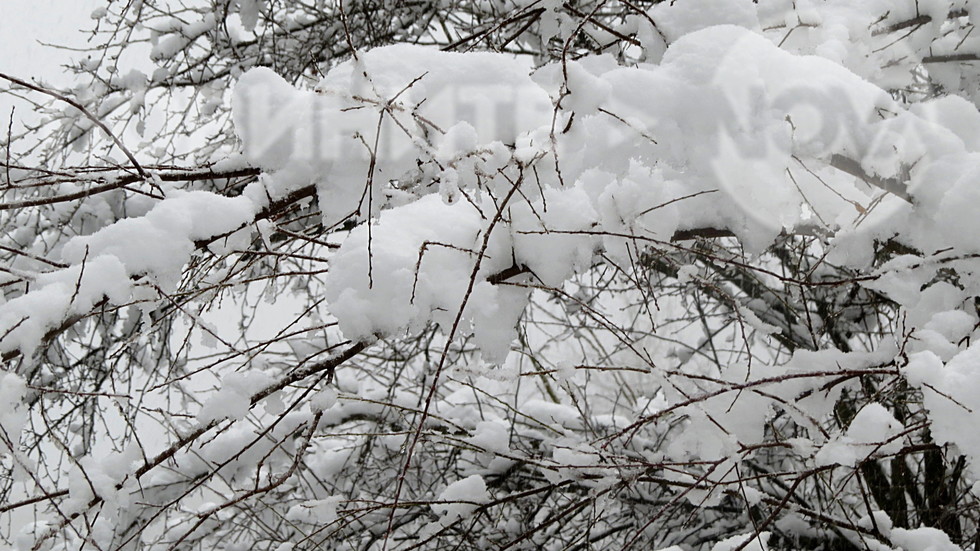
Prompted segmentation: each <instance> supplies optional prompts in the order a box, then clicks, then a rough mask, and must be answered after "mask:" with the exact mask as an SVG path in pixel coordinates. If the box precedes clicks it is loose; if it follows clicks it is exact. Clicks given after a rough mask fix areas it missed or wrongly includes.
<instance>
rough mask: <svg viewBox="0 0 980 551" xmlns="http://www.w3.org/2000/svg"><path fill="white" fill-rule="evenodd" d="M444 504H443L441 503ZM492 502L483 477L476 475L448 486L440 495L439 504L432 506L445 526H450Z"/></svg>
mask: <svg viewBox="0 0 980 551" xmlns="http://www.w3.org/2000/svg"><path fill="white" fill-rule="evenodd" d="M439 502H443V503H439ZM489 502H490V493H489V492H488V491H487V483H486V482H484V481H483V477H482V476H480V475H478V474H475V475H471V476H468V477H466V478H463V479H461V480H457V481H456V482H453V483H452V484H450V485H448V486H446V489H444V490H443V491H442V493H440V494H439V498H438V502H435V503H433V504H432V505H431V507H432V510H433V511H434V512H435V513H436V514H437V515H439V517H440V519H439V522H441V523H442V524H443V525H449V524H452V523H453V522H455V521H456V520H458V519H464V518H466V517H468V516H470V515H472V514H473V513H474V512H476V510H477V509H479V508H480V506H481V505H484V504H486V503H489Z"/></svg>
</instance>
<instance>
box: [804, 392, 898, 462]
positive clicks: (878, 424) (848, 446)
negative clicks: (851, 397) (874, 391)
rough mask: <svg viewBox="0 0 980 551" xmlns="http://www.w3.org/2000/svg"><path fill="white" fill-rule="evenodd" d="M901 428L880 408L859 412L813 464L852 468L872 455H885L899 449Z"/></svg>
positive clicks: (865, 409)
mask: <svg viewBox="0 0 980 551" xmlns="http://www.w3.org/2000/svg"><path fill="white" fill-rule="evenodd" d="M902 428H903V427H902V424H901V423H899V422H898V420H896V419H895V417H894V416H893V415H892V414H891V413H889V412H888V410H887V409H885V408H884V406H882V405H881V404H877V403H872V404H868V405H866V406H864V407H863V408H861V411H859V412H858V413H857V415H855V416H854V419H853V420H851V424H850V425H849V426H848V427H847V431H846V432H845V433H844V434H842V435H840V436H838V437H836V438H834V439H833V440H832V441H830V442H828V443H826V444H824V446H823V447H822V448H820V451H818V452H817V455H816V457H815V458H814V460H815V461H816V464H817V465H818V466H824V465H835V464H836V465H844V466H850V467H853V466H855V465H857V464H858V463H860V462H861V461H864V460H865V459H868V458H870V457H872V456H875V455H888V454H892V453H895V452H897V451H898V450H900V449H901V448H902V440H901V438H899V436H900V435H901V432H902Z"/></svg>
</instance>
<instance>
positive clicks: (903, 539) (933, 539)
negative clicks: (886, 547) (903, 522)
mask: <svg viewBox="0 0 980 551" xmlns="http://www.w3.org/2000/svg"><path fill="white" fill-rule="evenodd" d="M889 537H890V538H891V540H892V543H893V544H895V545H897V546H899V547H901V548H902V549H904V550H905V551H960V549H961V548H960V546H958V545H955V544H953V542H952V541H950V539H949V536H948V535H946V533H945V532H943V531H942V530H939V529H936V528H930V527H928V526H923V527H921V528H915V529H913V530H907V529H905V528H892V530H891V534H890V535H889Z"/></svg>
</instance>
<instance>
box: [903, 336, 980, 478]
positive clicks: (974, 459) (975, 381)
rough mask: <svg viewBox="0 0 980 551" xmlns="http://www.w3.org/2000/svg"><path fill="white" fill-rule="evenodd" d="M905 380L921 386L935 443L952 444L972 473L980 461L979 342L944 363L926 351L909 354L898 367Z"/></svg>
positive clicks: (918, 386) (915, 385)
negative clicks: (968, 463) (906, 359)
mask: <svg viewBox="0 0 980 551" xmlns="http://www.w3.org/2000/svg"><path fill="white" fill-rule="evenodd" d="M902 373H903V374H904V375H905V378H906V379H907V380H908V382H909V384H911V385H912V386H914V387H917V388H919V389H921V390H922V398H923V405H924V406H925V408H926V409H927V410H928V412H929V421H930V422H931V425H930V432H931V433H932V437H933V439H935V441H936V442H937V443H938V444H955V445H956V446H957V447H958V448H959V450H960V451H961V452H963V453H964V454H965V455H966V456H967V457H968V458H969V459H970V465H971V466H972V468H973V470H974V473H976V471H977V465H980V432H978V431H976V430H963V429H964V427H977V426H980V345H978V344H973V345H971V346H970V347H969V348H967V349H965V350H963V351H962V352H960V353H958V354H956V356H955V357H953V359H951V360H950V361H949V362H948V363H946V365H943V362H942V360H940V359H939V357H937V356H936V355H935V354H934V353H932V352H930V351H924V352H918V353H916V354H912V355H911V356H910V357H909V363H908V365H907V366H905V367H904V368H903V369H902Z"/></svg>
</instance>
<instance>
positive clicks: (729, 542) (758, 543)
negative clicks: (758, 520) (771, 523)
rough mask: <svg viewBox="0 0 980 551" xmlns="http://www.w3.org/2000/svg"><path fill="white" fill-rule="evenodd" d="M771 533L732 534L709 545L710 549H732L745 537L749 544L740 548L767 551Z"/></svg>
mask: <svg viewBox="0 0 980 551" xmlns="http://www.w3.org/2000/svg"><path fill="white" fill-rule="evenodd" d="M771 535H772V534H771V533H770V532H760V533H758V534H748V535H738V536H732V537H730V538H726V539H724V540H722V541H720V542H718V543H716V544H715V545H714V546H712V547H711V551H734V549H736V548H738V547H739V546H741V545H742V543H744V542H745V540H747V539H748V540H750V541H749V544H748V545H746V546H745V547H743V548H742V549H744V550H746V551H769V545H768V542H769V537H770V536H771Z"/></svg>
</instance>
